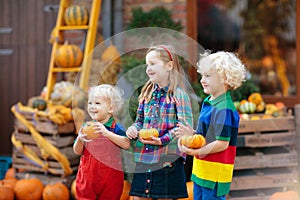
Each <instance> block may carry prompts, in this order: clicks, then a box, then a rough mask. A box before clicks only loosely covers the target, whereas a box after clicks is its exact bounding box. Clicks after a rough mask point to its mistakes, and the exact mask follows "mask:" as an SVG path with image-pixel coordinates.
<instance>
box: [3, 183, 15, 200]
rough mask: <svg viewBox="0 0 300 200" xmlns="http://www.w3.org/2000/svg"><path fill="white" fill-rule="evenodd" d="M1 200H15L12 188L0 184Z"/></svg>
mask: <svg viewBox="0 0 300 200" xmlns="http://www.w3.org/2000/svg"><path fill="white" fill-rule="evenodd" d="M0 194H1V195H0V200H14V197H15V194H14V190H13V189H12V188H9V187H6V186H4V185H1V184H0Z"/></svg>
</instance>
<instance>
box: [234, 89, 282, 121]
mask: <svg viewBox="0 0 300 200" xmlns="http://www.w3.org/2000/svg"><path fill="white" fill-rule="evenodd" d="M234 105H235V107H236V109H237V110H238V111H239V113H240V114H241V119H244V120H249V119H251V120H257V119H268V118H273V117H279V116H284V115H286V114H287V113H286V106H285V104H284V103H283V102H279V101H278V102H276V103H274V104H273V103H269V104H267V103H265V101H264V99H263V97H262V95H261V94H260V93H258V92H255V93H252V94H251V95H250V96H249V97H248V99H243V100H241V101H235V102H234ZM254 113H259V114H261V115H249V114H254Z"/></svg>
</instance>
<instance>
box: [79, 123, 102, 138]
mask: <svg viewBox="0 0 300 200" xmlns="http://www.w3.org/2000/svg"><path fill="white" fill-rule="evenodd" d="M94 127H95V126H94V122H93V121H89V122H86V123H85V125H84V126H83V128H82V133H84V134H87V136H86V139H88V140H91V139H95V138H98V137H100V134H99V133H95V130H94Z"/></svg>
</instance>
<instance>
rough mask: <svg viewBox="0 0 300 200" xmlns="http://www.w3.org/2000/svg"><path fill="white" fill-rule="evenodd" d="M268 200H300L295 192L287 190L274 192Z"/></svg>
mask: <svg viewBox="0 0 300 200" xmlns="http://www.w3.org/2000/svg"><path fill="white" fill-rule="evenodd" d="M269 200H300V198H299V194H298V193H297V192H295V191H292V190H289V191H286V192H275V193H274V194H272V195H271V197H270V199H269Z"/></svg>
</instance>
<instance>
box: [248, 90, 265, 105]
mask: <svg viewBox="0 0 300 200" xmlns="http://www.w3.org/2000/svg"><path fill="white" fill-rule="evenodd" d="M248 101H249V102H252V103H254V104H255V105H259V104H261V102H263V98H262V96H261V94H260V93H258V92H254V93H252V94H250V96H249V97H248Z"/></svg>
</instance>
